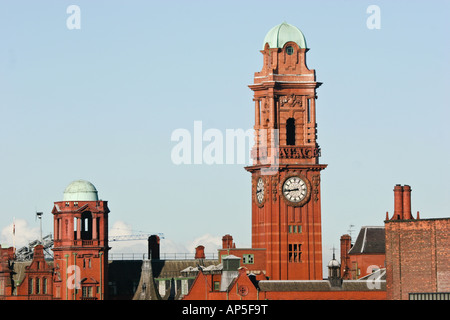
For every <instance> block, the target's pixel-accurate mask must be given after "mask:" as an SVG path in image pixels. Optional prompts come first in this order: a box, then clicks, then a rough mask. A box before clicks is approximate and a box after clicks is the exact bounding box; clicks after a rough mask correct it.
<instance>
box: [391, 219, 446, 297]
mask: <svg viewBox="0 0 450 320" xmlns="http://www.w3.org/2000/svg"><path fill="white" fill-rule="evenodd" d="M385 227H386V269H387V270H386V273H387V299H390V300H408V299H421V300H424V299H430V300H431V299H447V300H449V299H450V218H442V219H420V220H414V219H406V220H401V219H391V220H386V221H385Z"/></svg>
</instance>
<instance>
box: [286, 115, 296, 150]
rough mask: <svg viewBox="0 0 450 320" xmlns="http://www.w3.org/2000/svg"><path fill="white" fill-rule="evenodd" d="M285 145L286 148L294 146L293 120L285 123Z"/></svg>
mask: <svg viewBox="0 0 450 320" xmlns="http://www.w3.org/2000/svg"><path fill="white" fill-rule="evenodd" d="M286 144H287V145H288V146H294V145H295V119H294V118H289V119H287V121H286Z"/></svg>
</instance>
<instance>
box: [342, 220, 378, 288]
mask: <svg viewBox="0 0 450 320" xmlns="http://www.w3.org/2000/svg"><path fill="white" fill-rule="evenodd" d="M385 257H386V254H385V232H384V227H369V226H365V227H362V228H361V230H360V231H359V234H358V236H357V238H356V241H355V243H354V245H353V246H352V245H351V238H350V236H349V235H343V236H342V237H341V262H342V270H341V275H342V277H343V278H344V279H347V280H356V279H359V278H362V277H364V276H367V275H369V274H371V273H373V272H374V271H376V270H379V269H384V268H386V265H385Z"/></svg>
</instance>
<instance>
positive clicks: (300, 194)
mask: <svg viewBox="0 0 450 320" xmlns="http://www.w3.org/2000/svg"><path fill="white" fill-rule="evenodd" d="M282 191H283V195H284V197H285V198H286V199H287V200H289V201H291V202H294V203H299V202H301V201H302V200H303V199H305V198H306V195H307V194H308V187H307V185H306V183H305V181H303V180H302V179H301V178H299V177H295V176H294V177H290V178H288V179H286V181H285V182H284V184H283V190H282Z"/></svg>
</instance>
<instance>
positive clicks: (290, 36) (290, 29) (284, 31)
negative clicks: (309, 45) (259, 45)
mask: <svg viewBox="0 0 450 320" xmlns="http://www.w3.org/2000/svg"><path fill="white" fill-rule="evenodd" d="M289 41H293V42H295V43H297V44H298V46H299V47H300V48H302V49H306V40H305V36H304V35H303V33H302V32H301V31H300V30H299V29H298V28H297V27H295V26H293V25H291V24H289V23H286V22H283V23H282V24H279V25H277V26H275V27H273V28H272V29H270V31H269V32H268V33H267V35H266V37H265V38H264V43H263V50H264V47H265V45H266V43H269V46H270V48H283V46H284V45H285V44H286V42H289Z"/></svg>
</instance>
